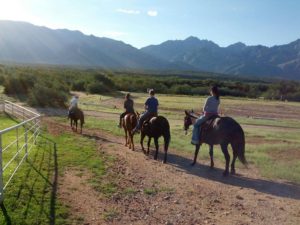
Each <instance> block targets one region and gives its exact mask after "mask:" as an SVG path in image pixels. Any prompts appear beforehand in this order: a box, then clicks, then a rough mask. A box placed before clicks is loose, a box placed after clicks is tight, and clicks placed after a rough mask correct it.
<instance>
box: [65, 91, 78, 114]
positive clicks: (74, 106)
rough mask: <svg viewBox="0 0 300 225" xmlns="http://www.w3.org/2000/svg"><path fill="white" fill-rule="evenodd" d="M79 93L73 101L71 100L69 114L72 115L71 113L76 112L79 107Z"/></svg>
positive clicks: (74, 96)
mask: <svg viewBox="0 0 300 225" xmlns="http://www.w3.org/2000/svg"><path fill="white" fill-rule="evenodd" d="M78 98H79V96H78V95H73V97H72V99H71V101H70V106H69V114H68V116H70V114H71V113H74V111H75V110H76V109H77V108H78Z"/></svg>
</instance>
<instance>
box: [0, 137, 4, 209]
mask: <svg viewBox="0 0 300 225" xmlns="http://www.w3.org/2000/svg"><path fill="white" fill-rule="evenodd" d="M3 200H4V193H3V170H2V134H0V203H1V204H2V202H3Z"/></svg>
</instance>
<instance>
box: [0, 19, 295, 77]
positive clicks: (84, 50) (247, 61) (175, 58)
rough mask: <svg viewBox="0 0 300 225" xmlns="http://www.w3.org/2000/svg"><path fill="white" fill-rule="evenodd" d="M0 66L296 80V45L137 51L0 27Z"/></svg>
mask: <svg viewBox="0 0 300 225" xmlns="http://www.w3.org/2000/svg"><path fill="white" fill-rule="evenodd" d="M0 62H1V63H25V64H27V63H28V64H50V65H67V66H85V67H101V68H107V69H134V70H135V69H137V70H156V71H162V70H169V71H208V72H214V73H221V74H232V75H240V76H245V75H246V76H254V77H256V78H257V77H275V78H277V77H278V78H285V79H297V80H299V79H300V39H298V40H296V41H294V42H291V43H289V44H286V45H281V46H274V47H265V46H262V45H258V46H246V45H245V44H243V43H236V44H233V45H230V46H228V47H220V46H218V45H217V44H215V43H214V42H212V41H207V40H200V39H198V38H196V37H189V38H187V39H185V40H175V41H170V40H169V41H166V42H163V43H162V44H160V45H150V46H147V47H144V48H142V49H137V48H135V47H133V46H131V45H128V44H126V43H123V42H121V41H116V40H113V39H109V38H104V37H102V38H100V37H96V36H93V35H89V36H88V35H85V34H83V33H81V32H80V31H70V30H67V29H57V30H53V29H49V28H47V27H40V26H35V25H32V24H30V23H26V22H12V21H0Z"/></svg>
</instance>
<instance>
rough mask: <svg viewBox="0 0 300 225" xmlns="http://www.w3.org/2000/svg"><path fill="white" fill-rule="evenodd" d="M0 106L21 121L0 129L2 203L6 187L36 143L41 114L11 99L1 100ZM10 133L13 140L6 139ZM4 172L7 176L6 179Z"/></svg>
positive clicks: (0, 190)
mask: <svg viewBox="0 0 300 225" xmlns="http://www.w3.org/2000/svg"><path fill="white" fill-rule="evenodd" d="M1 103H2V104H1ZM0 107H1V108H0V110H1V111H2V112H4V113H5V114H7V115H8V116H10V117H12V118H14V119H17V121H18V122H19V123H18V124H17V125H14V126H12V127H8V128H6V129H4V130H0V203H2V202H3V199H4V191H5V188H6V187H7V185H8V184H9V183H10V181H11V179H12V178H13V176H14V175H15V173H16V172H17V170H18V169H19V167H20V166H21V164H22V163H23V162H24V160H26V159H27V157H28V153H29V152H30V150H31V149H32V148H33V146H34V145H35V144H36V140H37V137H38V136H39V134H40V118H41V115H40V114H38V113H35V112H33V111H31V110H29V109H26V108H24V107H22V106H20V105H17V104H15V103H12V102H10V101H3V102H0ZM8 133H9V134H10V137H11V136H13V137H14V139H13V140H9V141H7V140H6V139H5V135H7V134H8ZM12 133H13V135H11V134H12ZM4 154H7V155H4ZM4 156H5V157H4ZM7 156H8V157H7ZM4 158H5V160H3V159H4ZM4 173H5V175H6V178H7V179H6V180H5V181H4V179H3V178H4Z"/></svg>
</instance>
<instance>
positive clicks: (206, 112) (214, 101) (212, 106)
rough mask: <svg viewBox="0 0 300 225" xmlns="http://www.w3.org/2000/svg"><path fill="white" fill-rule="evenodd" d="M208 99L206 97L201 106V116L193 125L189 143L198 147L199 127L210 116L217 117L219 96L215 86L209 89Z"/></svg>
mask: <svg viewBox="0 0 300 225" xmlns="http://www.w3.org/2000/svg"><path fill="white" fill-rule="evenodd" d="M210 95H211V96H210V97H208V98H207V99H206V101H205V104H204V106H203V114H202V115H201V116H200V117H199V118H198V119H197V121H196V123H195V124H194V129H193V135H192V141H191V143H192V144H193V145H198V144H199V143H200V134H201V133H200V131H201V125H202V124H203V123H204V122H205V121H207V120H208V119H209V118H210V117H211V116H213V115H218V108H219V105H220V94H219V90H218V87H217V86H213V87H212V88H211V89H210Z"/></svg>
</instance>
